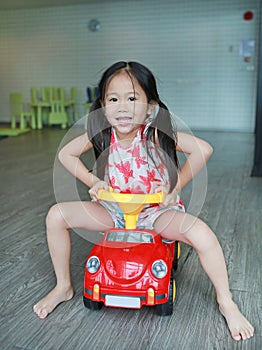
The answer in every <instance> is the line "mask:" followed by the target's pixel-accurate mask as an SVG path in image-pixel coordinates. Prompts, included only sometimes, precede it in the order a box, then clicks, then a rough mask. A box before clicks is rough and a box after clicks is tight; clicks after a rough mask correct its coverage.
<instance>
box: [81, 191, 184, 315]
mask: <svg viewBox="0 0 262 350" xmlns="http://www.w3.org/2000/svg"><path fill="white" fill-rule="evenodd" d="M99 195H100V198H101V199H104V200H111V201H117V202H118V203H119V205H120V206H121V208H122V209H123V211H124V213H125V221H126V227H125V228H114V229H110V230H108V231H106V232H105V233H104V237H103V239H102V241H101V242H99V243H98V244H96V245H95V246H94V247H93V248H92V250H91V252H90V254H89V256H88V258H87V260H86V265H85V277H84V294H83V301H84V305H85V306H86V307H87V308H89V309H93V310H99V309H101V308H102V306H103V305H105V306H110V307H121V308H135V309H139V308H141V307H142V306H143V305H146V306H154V305H155V306H156V310H157V313H158V314H159V315H171V314H172V312H173V303H174V300H175V297H176V284H175V280H174V274H173V271H174V270H176V268H177V262H178V258H179V255H180V245H179V242H176V241H165V240H163V239H162V237H161V236H160V235H159V234H157V233H156V232H155V231H153V230H140V229H138V228H136V219H137V214H138V212H139V211H140V210H141V208H142V207H143V205H144V204H145V203H153V202H154V203H156V202H161V201H162V200H163V194H153V195H151V194H150V195H140V194H139V195H131V194H124V195H123V194H119V193H109V192H106V191H104V190H102V191H101V192H100V194H99ZM112 196H113V197H112ZM121 201H124V204H123V202H122V203H121ZM138 202H139V203H138Z"/></svg>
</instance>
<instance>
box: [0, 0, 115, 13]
mask: <svg viewBox="0 0 262 350" xmlns="http://www.w3.org/2000/svg"><path fill="white" fill-rule="evenodd" d="M105 1H107V0H0V11H1V10H14V9H29V8H36V7H51V6H66V5H76V4H86V3H94V2H96V3H101V2H105ZM110 1H112V0H110Z"/></svg>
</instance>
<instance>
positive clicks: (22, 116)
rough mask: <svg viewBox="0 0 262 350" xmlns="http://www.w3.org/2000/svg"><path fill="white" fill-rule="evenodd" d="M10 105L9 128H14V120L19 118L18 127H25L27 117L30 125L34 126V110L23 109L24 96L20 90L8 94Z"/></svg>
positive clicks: (33, 127)
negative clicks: (10, 117)
mask: <svg viewBox="0 0 262 350" xmlns="http://www.w3.org/2000/svg"><path fill="white" fill-rule="evenodd" d="M10 105H11V111H12V119H11V128H12V129H15V128H16V120H17V118H19V121H20V129H26V127H27V119H30V127H31V128H32V129H35V128H36V120H35V114H34V111H33V110H31V111H27V112H25V111H24V96H23V94H22V93H20V92H14V93H11V94H10Z"/></svg>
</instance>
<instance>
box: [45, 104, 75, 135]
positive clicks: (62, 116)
mask: <svg viewBox="0 0 262 350" xmlns="http://www.w3.org/2000/svg"><path fill="white" fill-rule="evenodd" d="M50 106H51V112H50V113H49V117H48V124H49V125H53V124H61V127H62V129H65V128H66V127H67V126H68V125H70V123H69V120H68V116H67V114H66V112H65V106H64V103H63V101H60V100H58V101H55V100H53V101H51V102H50Z"/></svg>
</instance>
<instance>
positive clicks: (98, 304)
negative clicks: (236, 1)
mask: <svg viewBox="0 0 262 350" xmlns="http://www.w3.org/2000/svg"><path fill="white" fill-rule="evenodd" d="M83 302H84V305H85V307H87V308H88V309H90V310H101V309H102V306H103V303H102V301H93V300H91V299H88V298H86V297H85V296H83Z"/></svg>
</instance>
